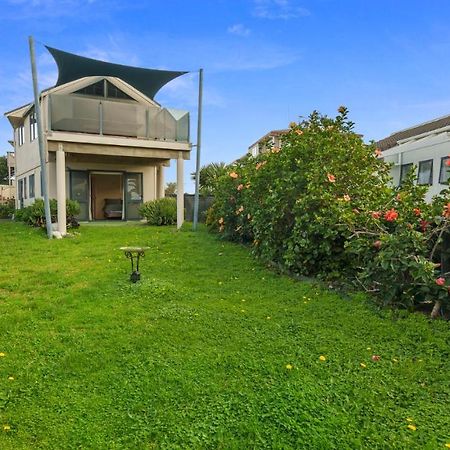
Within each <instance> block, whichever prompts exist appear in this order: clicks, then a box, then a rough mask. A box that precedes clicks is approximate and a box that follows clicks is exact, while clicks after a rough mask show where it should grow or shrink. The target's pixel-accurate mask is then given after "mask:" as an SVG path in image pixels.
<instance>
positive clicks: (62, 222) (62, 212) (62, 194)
mask: <svg viewBox="0 0 450 450" xmlns="http://www.w3.org/2000/svg"><path fill="white" fill-rule="evenodd" d="M56 200H57V201H58V231H59V232H60V233H61V234H62V235H63V236H65V235H66V234H67V225H66V155H65V153H64V147H63V144H58V150H57V151H56Z"/></svg>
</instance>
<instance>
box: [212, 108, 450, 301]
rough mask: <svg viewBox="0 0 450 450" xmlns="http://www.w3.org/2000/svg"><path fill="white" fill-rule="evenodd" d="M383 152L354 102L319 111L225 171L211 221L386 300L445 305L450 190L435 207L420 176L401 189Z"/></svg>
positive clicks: (229, 234) (269, 256)
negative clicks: (356, 115) (367, 138)
mask: <svg viewBox="0 0 450 450" xmlns="http://www.w3.org/2000/svg"><path fill="white" fill-rule="evenodd" d="M379 156H381V152H380V151H379V150H378V149H376V148H375V145H374V144H365V143H364V142H363V140H362V137H361V136H360V135H358V134H356V133H355V132H354V131H353V123H352V122H350V121H349V120H348V111H347V109H346V108H344V107H341V108H339V114H338V116H337V117H335V118H329V117H326V116H321V115H320V114H319V113H317V112H314V113H313V114H311V116H310V117H309V118H308V119H307V120H304V121H302V122H300V123H291V125H290V130H289V132H288V133H287V134H286V135H285V136H284V139H283V140H282V145H281V148H277V147H272V148H270V147H269V151H268V152H266V153H263V154H262V155H260V156H258V157H256V158H253V157H250V156H248V157H247V158H245V159H243V160H241V161H239V162H237V163H236V164H234V166H232V167H231V168H230V169H229V172H228V174H226V175H224V176H222V177H220V178H219V180H218V183H217V189H216V191H215V202H214V204H213V206H212V208H211V209H210V211H209V212H208V217H207V224H208V226H209V228H210V229H211V230H214V231H218V232H219V233H221V234H222V235H223V236H224V237H225V238H227V239H230V240H234V241H239V242H248V243H251V245H252V248H253V252H254V253H255V254H256V255H257V256H259V257H261V258H263V259H264V260H266V261H270V262H273V263H276V264H277V265H279V266H282V267H283V268H285V269H287V270H289V271H291V272H294V273H296V274H301V275H307V276H319V277H321V278H325V279H338V278H340V279H346V280H349V281H352V282H354V283H355V284H357V285H358V286H359V288H361V287H363V288H364V289H365V290H366V291H368V292H372V293H374V294H376V295H377V298H378V299H379V301H380V302H381V303H382V304H385V305H390V306H397V307H413V306H417V305H418V304H420V303H423V302H425V301H431V302H432V303H434V304H435V305H438V304H439V307H441V306H443V305H444V306H445V305H446V304H448V291H447V284H450V283H447V282H446V278H445V277H446V275H447V273H446V271H447V270H448V271H449V272H450V269H445V268H444V267H443V266H441V265H440V262H441V261H440V258H441V254H442V252H443V251H444V250H445V248H444V245H443V242H444V240H445V237H446V236H447V232H446V230H448V217H450V203H449V200H450V197H449V194H448V191H444V192H443V193H442V195H441V196H439V197H437V198H436V199H434V200H433V202H432V203H431V204H427V203H426V202H425V198H424V197H425V193H426V187H423V186H418V185H417V184H415V180H414V177H413V175H412V173H411V174H410V176H409V178H408V179H407V180H406V182H405V183H403V184H402V186H401V187H400V188H397V187H394V186H392V184H391V183H390V174H389V169H390V166H389V165H388V164H386V163H385V162H383V160H382V159H381V158H379ZM447 206H448V208H447ZM446 208H447V209H446ZM446 211H448V213H447V212H446ZM447 216H448V217H447ZM448 240H450V238H449V239H448ZM449 275H450V273H449ZM443 280H444V281H443Z"/></svg>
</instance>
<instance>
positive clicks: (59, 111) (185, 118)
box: [49, 94, 189, 143]
mask: <svg viewBox="0 0 450 450" xmlns="http://www.w3.org/2000/svg"><path fill="white" fill-rule="evenodd" d="M49 111H50V112H49V120H50V124H49V128H50V130H52V131H68V132H75V133H87V134H94V135H108V136H122V137H131V138H139V139H146V140H154V141H169V142H180V143H188V142H189V113H188V112H187V111H180V110H175V109H168V108H158V107H145V106H143V105H140V104H138V103H134V102H133V103H132V102H121V101H112V100H106V99H93V98H83V97H77V96H74V95H55V94H52V95H50V105H49Z"/></svg>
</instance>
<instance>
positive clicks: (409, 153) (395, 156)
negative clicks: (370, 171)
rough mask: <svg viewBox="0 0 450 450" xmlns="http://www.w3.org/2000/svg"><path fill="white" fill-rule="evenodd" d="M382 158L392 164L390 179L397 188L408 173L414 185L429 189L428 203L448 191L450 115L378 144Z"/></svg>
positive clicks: (399, 132) (422, 124)
mask: <svg viewBox="0 0 450 450" xmlns="http://www.w3.org/2000/svg"><path fill="white" fill-rule="evenodd" d="M377 146H378V147H379V148H380V149H381V150H382V152H383V153H382V157H383V159H384V160H385V161H386V162H389V163H392V164H393V165H392V169H391V175H392V178H393V182H394V184H395V185H397V186H398V185H400V184H401V183H402V180H403V179H404V178H405V177H406V175H407V174H408V172H409V171H410V170H414V171H415V174H416V176H417V182H418V183H419V184H422V185H426V186H429V189H428V192H427V200H431V198H432V197H433V196H434V195H436V194H439V193H440V192H441V191H442V190H443V189H445V188H446V187H447V185H446V183H447V180H448V178H449V173H448V169H449V166H447V164H448V163H449V162H450V157H449V154H450V115H448V116H444V117H440V118H438V119H434V120H431V121H429V122H425V123H421V124H419V125H415V126H413V127H410V128H406V129H404V130H401V131H397V132H395V133H393V134H391V135H390V136H388V137H386V138H384V139H381V140H380V141H378V142H377Z"/></svg>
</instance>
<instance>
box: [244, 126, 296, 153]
mask: <svg viewBox="0 0 450 450" xmlns="http://www.w3.org/2000/svg"><path fill="white" fill-rule="evenodd" d="M287 133H289V130H272V131H269V132H268V133H267V134H265V135H264V136H263V137H262V138H260V139H258V140H257V141H256V142H254V143H253V144H252V145H250V147H249V148H248V153H249V154H250V155H252V156H254V157H256V156H258V155H260V154H261V153H264V152H265V151H267V150H268V149H269V148H271V147H280V146H281V139H282V137H283V136H284V135H285V134H287Z"/></svg>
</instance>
